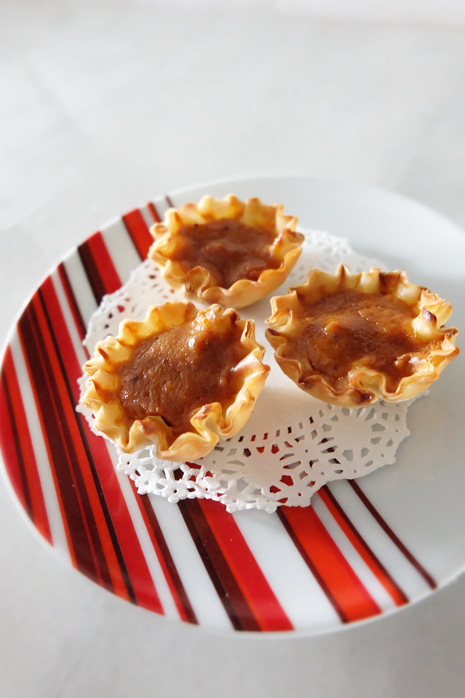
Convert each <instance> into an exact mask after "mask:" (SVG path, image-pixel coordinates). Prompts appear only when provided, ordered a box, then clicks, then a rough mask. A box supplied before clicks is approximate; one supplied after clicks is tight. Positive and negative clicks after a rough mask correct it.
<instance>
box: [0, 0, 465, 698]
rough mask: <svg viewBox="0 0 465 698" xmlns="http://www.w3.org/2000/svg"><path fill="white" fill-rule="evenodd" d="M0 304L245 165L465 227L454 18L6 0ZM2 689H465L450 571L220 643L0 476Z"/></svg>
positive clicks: (457, 600) (460, 68) (53, 693)
mask: <svg viewBox="0 0 465 698" xmlns="http://www.w3.org/2000/svg"><path fill="white" fill-rule="evenodd" d="M1 13H2V20H1V22H0V91H1V94H2V95H3V99H2V100H0V183H1V187H0V192H1V193H0V230H1V232H0V284H1V292H2V299H3V302H2V304H1V306H0V319H1V333H2V341H3V342H4V341H5V339H6V337H7V333H8V328H9V326H10V325H11V323H12V322H13V321H14V318H15V317H16V316H17V314H18V311H19V309H20V307H21V305H22V304H23V303H24V301H25V300H26V299H27V297H28V296H29V294H30V293H31V292H32V291H33V290H34V289H35V288H36V286H37V284H38V283H39V282H40V280H41V279H42V278H43V277H44V275H45V274H46V272H47V271H48V270H49V269H50V268H51V267H52V266H53V265H54V264H56V262H57V261H58V260H59V259H60V258H61V257H62V256H63V255H64V253H65V252H66V251H67V250H68V249H69V248H70V247H71V246H73V245H75V244H77V243H79V242H81V241H82V240H83V239H84V238H85V237H87V236H88V235H89V234H90V233H91V232H93V231H94V230H96V229H97V228H98V227H99V225H100V224H102V223H103V222H104V221H106V220H107V219H109V218H111V217H113V216H114V215H116V214H120V213H122V212H124V211H127V210H129V209H131V208H133V207H135V206H137V205H139V204H142V203H144V202H145V201H147V200H149V199H150V198H153V197H154V196H155V195H157V194H160V193H164V192H170V191H173V190H174V189H177V188H180V187H183V186H187V185H190V184H194V183H198V182H202V181H208V180H212V179H216V178H229V177H236V176H241V175H252V174H276V173H279V174H298V175H316V176H326V177H342V178H347V179H352V180H360V181H364V182H367V183H370V184H375V185H378V186H381V187H385V188H388V189H392V190H395V191H397V192H400V193H402V194H405V195H406V196H409V197H412V198H414V199H416V200H418V201H421V202H423V203H425V204H427V205H428V206H431V207H433V208H435V209H437V210H439V211H440V212H442V213H443V214H445V215H446V216H448V217H449V218H451V219H453V220H454V221H455V222H456V223H458V224H459V225H462V226H463V227H465V197H464V196H463V188H464V182H465V134H464V127H463V124H464V123H465V90H464V81H465V29H464V28H460V27H454V26H448V27H446V26H442V27H441V26H432V25H431V26H421V25H409V26H408V25H401V24H399V25H395V24H381V23H375V22H367V23H361V22H360V23H355V22H337V21H323V20H315V19H311V18H309V17H308V16H304V15H298V14H293V15H292V14H283V13H279V12H277V11H272V10H270V9H268V10H266V11H258V10H252V9H247V7H245V6H244V7H242V8H240V9H238V10H236V11H232V10H229V11H225V10H221V9H216V10H215V9H211V10H207V9H203V10H199V11H192V10H189V9H186V10H177V11H171V12H170V11H168V10H166V9H157V8H156V7H155V6H154V5H152V4H151V3H149V2H146V3H144V2H136V3H131V2H129V1H125V0H121V1H120V2H118V3H107V2H105V1H104V0H97V1H96V2H93V3H86V2H83V3H79V4H78V3H74V2H71V1H68V2H62V3H58V2H56V3H54V2H51V1H46V0H39V1H38V2H35V3H34V4H32V3H28V2H27V1H26V0H20V1H19V2H13V0H5V2H3V3H2V8H1ZM0 503H1V505H0V522H1V533H0V560H1V563H0V564H1V569H2V574H1V577H0V580H1V581H0V585H1V587H0V588H1V593H0V619H1V627H2V633H1V635H0V693H1V694H2V695H4V696H21V697H22V698H28V697H34V698H36V697H42V696H44V697H45V696H46V697H47V698H54V697H57V698H58V696H59V697H60V698H61V697H66V698H68V697H69V698H72V697H73V696H81V695H96V696H111V697H112V698H116V697H118V696H127V695H132V694H134V695H137V696H138V697H140V698H143V697H144V696H151V695H155V694H157V695H163V696H165V695H166V696H170V697H171V696H172V697H173V698H174V697H176V696H185V695H192V696H221V697H222V698H223V697H224V698H229V697H232V696H236V695H238V694H240V695H242V696H244V698H248V697H249V696H250V697H252V696H268V695H276V696H281V695H284V694H290V695H294V696H306V695H312V696H315V697H318V698H323V697H326V696H342V695H344V696H347V697H348V698H356V697H357V698H363V697H367V698H368V697H369V696H370V697H371V696H373V695H382V696H385V697H387V698H394V697H395V698H403V697H404V696H405V697H407V696H409V697H410V696H416V695H422V696H423V697H424V698H436V696H438V695H447V696H451V697H453V696H457V697H458V696H461V695H462V693H463V683H464V682H465V668H464V663H463V646H464V641H465V607H464V604H463V601H462V594H464V592H465V579H464V578H463V577H462V578H460V579H459V580H458V581H456V582H455V583H453V584H451V585H450V586H448V587H447V588H445V589H443V590H441V591H440V592H438V593H436V594H434V595H432V596H431V597H430V598H429V599H427V600H426V601H424V602H421V603H419V604H417V605H414V606H412V607H409V608H407V609H405V610H403V611H402V612H400V613H398V614H396V615H393V616H390V617H388V618H385V619H383V620H382V621H379V622H372V623H368V624H366V625H362V626H359V627H356V628H352V629H350V630H348V631H342V632H339V633H334V634H329V635H324V636H321V637H312V638H297V639H276V638H273V637H271V638H267V639H263V638H260V639H253V638H245V637H243V636H234V637H217V636H215V635H214V634H211V633H207V632H203V631H199V630H196V629H195V628H192V627H188V626H185V625H183V624H176V623H172V622H169V621H166V620H165V619H164V618H162V617H158V616H156V615H155V614H150V613H149V612H147V611H144V610H142V609H138V608H135V607H133V606H131V605H129V604H126V603H123V602H121V601H118V600H117V599H115V598H113V597H112V596H110V595H109V594H107V593H105V592H103V591H101V590H100V589H99V588H97V587H96V586H95V585H93V584H91V583H89V582H88V581H87V580H86V579H85V578H84V577H82V576H81V575H79V574H78V573H76V572H75V571H74V570H72V569H71V568H67V567H65V566H63V565H61V564H60V563H59V562H57V561H56V560H54V558H53V556H52V555H51V554H50V552H49V551H47V550H46V548H45V547H44V545H42V544H41V543H40V541H39V540H38V538H37V537H35V536H34V535H33V534H31V530H30V528H29V527H28V526H26V525H25V522H24V520H23V518H22V517H21V516H20V515H19V513H18V510H17V507H16V506H15V504H14V502H13V501H12V498H11V496H10V494H9V491H8V490H7V488H6V486H5V484H4V482H3V480H0Z"/></svg>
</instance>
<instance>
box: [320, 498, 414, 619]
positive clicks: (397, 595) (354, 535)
mask: <svg viewBox="0 0 465 698" xmlns="http://www.w3.org/2000/svg"><path fill="white" fill-rule="evenodd" d="M319 496H320V498H321V500H322V501H323V502H324V504H325V505H326V507H327V508H328V510H329V511H330V512H331V514H332V516H333V518H334V519H335V521H336V522H337V524H338V526H339V528H340V529H341V530H342V531H343V533H344V534H345V535H346V536H347V538H348V539H349V540H350V542H351V543H352V545H353V546H354V548H355V549H356V550H357V552H358V554H359V555H360V557H361V558H362V559H363V560H364V562H365V563H366V565H367V566H368V567H369V568H370V570H371V571H372V572H373V574H374V575H375V577H376V578H377V580H378V581H379V582H380V584H382V585H383V587H384V588H385V589H386V591H387V592H388V594H389V595H390V596H391V598H392V599H393V601H394V602H395V604H396V605H397V606H403V605H404V604H406V603H408V597H407V595H406V594H405V593H404V592H403V591H402V589H401V588H400V586H399V585H398V584H397V583H396V582H395V581H394V579H393V578H392V577H391V575H390V574H389V572H388V571H387V570H386V568H385V567H384V565H382V564H381V562H380V561H379V560H378V558H377V557H376V555H375V554H374V552H373V551H372V550H371V548H370V547H369V545H368V544H367V543H366V541H365V540H364V539H363V537H362V536H361V534H360V533H359V531H358V530H357V529H356V528H355V526H354V525H353V523H352V522H351V521H350V519H349V517H348V516H347V514H346V513H345V511H344V510H343V509H342V507H341V505H340V504H339V502H338V501H337V499H336V497H335V496H334V494H333V493H332V492H331V491H330V490H329V489H328V488H327V487H323V488H321V489H320V491H319Z"/></svg>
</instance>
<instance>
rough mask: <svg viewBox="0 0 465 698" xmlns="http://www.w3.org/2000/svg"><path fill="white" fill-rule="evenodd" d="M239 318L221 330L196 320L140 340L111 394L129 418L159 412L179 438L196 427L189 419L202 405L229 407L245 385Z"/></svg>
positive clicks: (243, 353) (119, 368) (244, 353)
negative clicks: (240, 370)
mask: <svg viewBox="0 0 465 698" xmlns="http://www.w3.org/2000/svg"><path fill="white" fill-rule="evenodd" d="M236 319H237V315H236V316H235V315H234V314H233V315H231V323H230V326H229V327H228V328H227V329H226V331H222V332H219V331H218V332H215V331H214V330H212V329H202V328H199V326H198V324H197V323H196V320H193V321H191V322H186V323H184V324H182V325H180V326H178V327H174V328H172V329H170V330H167V331H166V332H163V333H161V334H159V335H156V336H154V337H149V338H147V339H144V340H142V341H141V342H140V343H139V344H137V345H136V346H135V347H134V349H133V353H132V356H131V358H130V359H129V360H128V361H126V362H124V363H123V364H120V365H119V366H118V369H117V373H118V376H119V383H118V389H117V390H116V391H115V393H114V395H113V396H112V397H113V398H114V399H116V400H117V401H118V402H120V403H121V405H122V407H123V408H124V411H125V414H126V417H127V419H128V420H129V421H130V422H133V421H135V420H142V419H144V418H145V417H148V416H156V415H158V416H160V417H162V418H163V419H164V421H165V422H166V424H167V425H168V426H170V427H172V429H173V435H174V436H175V437H177V436H179V435H180V434H183V433H185V432H187V431H193V428H192V425H191V423H190V418H191V417H192V415H193V413H194V412H195V411H196V410H198V409H199V408H200V407H202V406H203V405H207V404H210V403H213V402H219V403H220V404H221V405H222V407H223V409H224V408H225V407H228V406H229V405H230V404H231V403H232V402H233V401H234V399H235V397H236V395H237V392H238V391H239V389H240V385H241V379H240V377H239V376H237V371H236V367H237V364H238V363H239V362H240V361H241V360H242V359H243V358H244V357H245V356H246V355H247V353H248V352H247V349H246V348H244V346H243V345H242V344H241V342H240V340H241V330H240V328H238V327H237V326H236V325H235V320H236Z"/></svg>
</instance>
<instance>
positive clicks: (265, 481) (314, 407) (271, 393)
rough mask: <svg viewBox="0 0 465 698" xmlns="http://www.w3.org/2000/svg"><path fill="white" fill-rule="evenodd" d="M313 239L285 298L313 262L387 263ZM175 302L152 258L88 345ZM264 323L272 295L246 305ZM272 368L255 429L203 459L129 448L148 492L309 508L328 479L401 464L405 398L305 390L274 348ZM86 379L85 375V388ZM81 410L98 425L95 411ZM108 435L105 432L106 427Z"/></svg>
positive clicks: (112, 304)
mask: <svg viewBox="0 0 465 698" xmlns="http://www.w3.org/2000/svg"><path fill="white" fill-rule="evenodd" d="M303 232H305V235H306V241H305V243H304V247H303V252H302V255H301V257H300V259H299V262H298V264H297V265H296V267H295V268H294V270H293V272H292V274H291V275H290V277H289V278H288V280H287V283H286V284H284V285H283V287H282V288H281V289H277V291H276V295H279V294H281V293H284V292H286V291H287V289H288V288H289V287H290V286H295V285H298V284H300V283H302V282H303V281H304V280H305V278H306V276H307V272H308V270H309V269H310V268H311V267H319V268H321V269H323V270H325V271H328V272H334V270H335V269H336V267H337V266H338V265H339V264H340V263H343V264H347V265H348V266H349V267H350V268H351V269H352V270H353V271H363V270H367V269H369V268H370V267H371V266H374V267H379V266H382V265H380V264H379V262H377V261H375V260H371V259H367V258H365V257H362V256H360V255H357V254H356V253H355V252H353V250H351V248H350V247H349V245H348V243H347V241H346V240H344V239H341V238H337V237H334V236H331V235H328V234H327V233H322V232H318V231H303ZM170 298H173V292H172V291H171V290H170V289H169V287H168V285H167V284H166V283H165V281H164V280H163V278H162V276H161V274H160V272H159V271H158V269H157V268H156V266H155V265H154V263H153V262H152V261H151V260H149V259H147V260H145V261H144V262H143V263H142V264H141V265H140V266H139V267H138V268H137V269H136V270H135V271H134V272H133V274H132V275H131V277H130V279H129V281H128V282H127V283H126V284H125V285H124V286H123V287H122V288H121V289H119V290H118V291H116V292H115V293H113V294H111V295H109V296H105V298H104V299H103V301H102V303H101V305H100V307H99V308H98V310H97V311H96V312H95V313H94V315H93V316H92V319H91V321H90V324H89V330H88V334H87V337H86V339H85V342H84V343H85V345H86V347H87V348H88V350H89V351H90V352H92V351H93V349H94V347H95V344H96V343H97V342H98V341H99V340H101V339H103V338H104V337H105V336H107V335H108V334H117V333H118V327H119V323H120V322H121V321H122V320H123V319H125V318H131V319H134V320H141V319H143V317H145V314H146V312H147V309H148V307H149V306H150V305H155V304H159V303H163V302H165V301H166V300H169V299H170ZM242 315H243V316H244V317H246V316H247V317H253V318H254V319H255V321H256V329H257V339H258V341H260V342H262V343H263V344H264V345H265V346H267V343H266V340H264V330H265V325H264V320H265V319H266V318H267V317H269V315H270V304H269V299H264V300H262V301H260V302H259V303H256V304H254V305H252V306H249V307H248V308H245V309H243V311H242ZM265 361H266V362H268V363H269V364H270V365H271V368H272V370H271V372H270V375H269V377H268V380H267V383H266V384H265V387H264V389H263V391H262V394H261V396H260V398H259V400H258V401H257V406H256V408H255V411H254V413H253V415H252V417H251V418H250V420H249V421H248V423H247V424H246V426H245V428H244V429H242V431H241V432H240V433H239V434H238V435H237V436H235V437H233V438H232V439H228V440H227V441H223V442H220V443H219V444H218V445H217V446H216V447H215V449H214V450H213V451H212V452H211V453H209V454H208V455H207V456H205V457H204V458H201V459H200V460H199V461H198V462H195V463H173V462H169V461H162V460H160V459H158V458H156V456H155V453H154V448H153V447H149V448H146V449H144V450H142V451H139V452H138V453H136V454H132V455H127V454H123V453H119V460H118V470H120V471H123V472H124V473H126V474H127V475H129V476H130V477H131V478H132V479H133V480H134V482H135V484H136V487H137V489H138V491H139V493H140V494H145V493H154V494H158V495H161V496H163V497H165V498H166V499H168V500H169V501H170V502H177V501H179V500H181V499H185V498H195V497H206V498H208V499H215V500H217V501H220V502H221V503H223V504H224V505H225V506H226V508H227V510H228V511H230V512H234V511H239V510H242V509H251V508H255V509H263V510H265V511H268V512H273V511H275V510H276V508H277V507H278V506H280V505H287V506H307V505H308V504H309V503H310V499H311V497H312V495H313V494H314V493H315V492H317V491H318V489H319V488H320V487H322V486H323V485H324V484H326V483H327V482H330V481H332V480H338V479H343V478H349V479H350V478H356V477H360V476H362V475H366V474H368V473H370V472H373V471H374V470H376V469H377V468H379V467H381V466H383V465H386V464H391V463H393V462H394V461H395V454H396V450H397V448H398V446H399V444H400V442H401V441H402V440H403V439H404V438H405V437H406V436H408V435H409V431H408V429H407V425H406V417H407V409H408V406H409V405H410V404H411V402H412V400H410V401H406V402H401V403H385V402H383V401H379V402H377V403H375V404H374V405H371V406H368V407H363V408H359V409H351V410H350V409H347V408H343V407H337V406H334V405H327V404H324V403H322V402H320V401H318V400H315V399H313V398H312V397H310V396H309V395H307V394H305V393H304V392H303V391H301V390H299V389H298V388H297V387H296V386H295V385H294V384H293V383H292V381H290V380H289V379H288V378H287V377H286V376H285V375H284V374H283V373H282V371H281V370H280V369H279V367H278V366H277V365H276V363H275V361H274V357H273V352H272V349H271V348H270V347H267V356H266V359H265ZM83 383H84V378H82V379H81V390H82V389H83ZM79 410H80V411H81V412H82V413H83V414H85V416H86V417H87V419H88V421H89V424H90V425H91V426H92V414H91V413H90V410H88V409H87V408H86V407H84V406H83V405H80V407H79ZM96 433H98V432H96Z"/></svg>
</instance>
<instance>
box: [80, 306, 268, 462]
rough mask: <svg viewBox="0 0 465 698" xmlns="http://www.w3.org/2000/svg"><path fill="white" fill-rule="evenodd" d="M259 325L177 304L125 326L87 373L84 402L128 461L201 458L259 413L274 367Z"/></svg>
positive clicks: (100, 348) (101, 346)
mask: <svg viewBox="0 0 465 698" xmlns="http://www.w3.org/2000/svg"><path fill="white" fill-rule="evenodd" d="M264 352H265V350H264V348H263V347H262V346H260V344H258V343H257V342H256V341H255V327H254V322H253V320H241V319H240V318H239V316H238V314H237V312H236V311H235V310H232V309H229V310H226V311H225V310H223V308H222V307H221V306H219V305H213V306H212V307H210V308H204V309H202V310H197V308H196V307H195V306H194V305H193V304H192V303H183V302H181V301H176V302H172V303H164V304H162V305H159V306H153V307H152V308H150V310H149V311H148V313H147V316H146V318H145V320H144V321H142V322H135V321H131V320H125V321H123V322H122V323H121V325H120V330H119V334H118V336H117V337H111V336H110V337H107V338H106V339H104V340H103V341H101V342H99V343H98V344H97V346H96V348H95V352H94V358H92V359H90V361H88V362H87V363H86V364H85V365H84V372H85V373H86V374H87V375H88V376H89V378H88V380H87V383H86V392H85V394H84V395H83V396H82V402H83V403H84V404H85V405H87V406H88V407H89V408H90V409H91V410H92V411H93V414H94V417H95V428H96V429H97V430H99V431H100V432H102V434H104V435H105V436H107V437H108V438H110V439H111V440H112V441H114V442H115V443H116V445H117V446H118V447H119V448H120V449H121V450H122V451H124V452H125V453H134V452H135V451H138V450H140V449H142V448H144V447H145V446H149V445H153V444H155V445H156V447H157V456H158V457H159V458H162V459H166V460H172V461H181V462H182V461H185V460H194V459H196V458H201V457H202V456H204V455H206V454H207V453H208V452H209V451H211V450H212V448H213V447H214V446H215V445H216V444H217V442H218V440H219V439H220V438H223V439H224V438H229V437H231V436H234V435H235V434H236V433H237V432H238V431H239V430H240V429H241V428H242V427H243V425H244V424H245V422H246V421H247V419H248V418H249V416H250V415H251V413H252V410H253V408H254V405H255V401H256V399H257V397H258V395H259V393H260V391H261V389H262V387H263V385H264V383H265V380H266V377H267V375H268V372H269V370H270V369H269V367H268V366H266V365H264V364H263V363H262V358H263V356H264Z"/></svg>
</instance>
